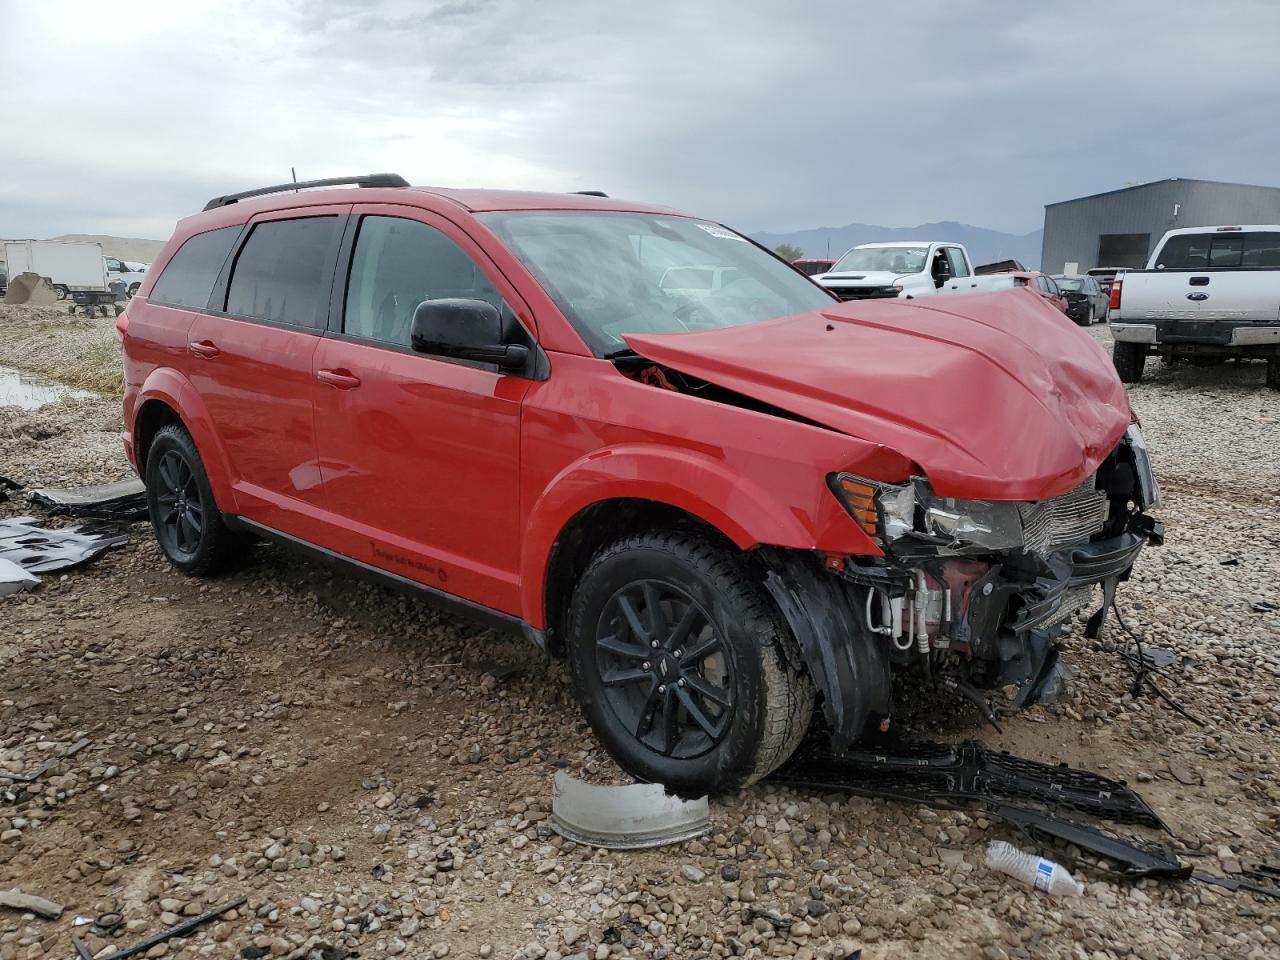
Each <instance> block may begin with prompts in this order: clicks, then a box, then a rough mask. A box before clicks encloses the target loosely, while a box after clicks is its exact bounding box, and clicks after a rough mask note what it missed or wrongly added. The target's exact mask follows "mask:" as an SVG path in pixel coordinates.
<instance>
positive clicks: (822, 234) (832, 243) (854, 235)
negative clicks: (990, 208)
mask: <svg viewBox="0 0 1280 960" xmlns="http://www.w3.org/2000/svg"><path fill="white" fill-rule="evenodd" d="M751 237H752V239H754V240H756V241H757V242H759V243H762V244H764V245H765V246H766V247H768V248H769V249H773V248H774V247H776V246H778V244H780V243H790V244H792V245H794V246H797V247H799V248H800V249H801V250H803V251H804V255H805V256H806V257H818V258H821V257H826V258H830V259H832V260H834V259H836V258H837V257H839V256H840V255H841V254H842V253H844V252H845V251H846V250H848V249H849V248H850V247H856V246H857V245H858V244H860V243H875V242H878V241H889V240H908V241H916V240H948V241H950V242H952V243H963V244H964V245H965V248H966V249H968V251H969V256H971V257H972V258H973V262H974V264H979V263H990V262H991V261H993V260H1008V259H1013V260H1021V261H1022V263H1023V264H1024V265H1026V266H1027V267H1029V268H1031V269H1033V270H1034V269H1038V268H1039V264H1040V243H1041V240H1042V239H1043V237H1044V231H1043V230H1034V231H1032V232H1031V233H1026V234H1017V233H1001V232H1000V231H999V230H988V229H987V228H986V227H975V226H972V225H970V224H967V223H956V222H955V221H953V220H944V221H942V222H941V223H922V224H920V226H918V227H877V226H875V225H873V224H869V223H849V224H846V225H845V226H843V227H815V228H813V229H811V230H796V231H794V232H792V233H769V232H766V231H761V232H759V233H753V234H751Z"/></svg>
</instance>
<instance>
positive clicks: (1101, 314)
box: [1053, 273, 1108, 327]
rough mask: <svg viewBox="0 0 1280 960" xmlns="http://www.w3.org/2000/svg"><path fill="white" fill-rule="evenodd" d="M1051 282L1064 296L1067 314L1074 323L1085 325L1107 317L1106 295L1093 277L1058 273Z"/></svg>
mask: <svg viewBox="0 0 1280 960" xmlns="http://www.w3.org/2000/svg"><path fill="white" fill-rule="evenodd" d="M1053 282H1054V283H1055V284H1056V285H1057V287H1058V290H1059V291H1060V292H1061V293H1062V296H1063V297H1065V298H1066V306H1067V316H1068V317H1070V318H1071V319H1072V320H1074V321H1075V322H1076V323H1079V324H1082V325H1084V326H1086V327H1087V326H1088V325H1089V324H1091V323H1093V321H1094V320H1106V319H1107V303H1108V296H1107V294H1106V293H1104V292H1103V290H1102V287H1100V286H1099V285H1098V281H1097V280H1095V279H1093V277H1089V276H1084V277H1080V276H1068V275H1066V274H1061V273H1059V274H1055V275H1054V277H1053Z"/></svg>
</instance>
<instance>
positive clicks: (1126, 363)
mask: <svg viewBox="0 0 1280 960" xmlns="http://www.w3.org/2000/svg"><path fill="white" fill-rule="evenodd" d="M1111 362H1112V363H1114V364H1115V366H1116V373H1117V374H1119V375H1120V382H1121V383H1137V382H1138V381H1139V380H1141V379H1142V368H1143V367H1145V366H1146V365H1147V345H1146V344H1145V343H1130V342H1129V341H1128V340H1117V341H1116V342H1115V346H1113V347H1112V348H1111Z"/></svg>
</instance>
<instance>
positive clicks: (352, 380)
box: [316, 367, 360, 390]
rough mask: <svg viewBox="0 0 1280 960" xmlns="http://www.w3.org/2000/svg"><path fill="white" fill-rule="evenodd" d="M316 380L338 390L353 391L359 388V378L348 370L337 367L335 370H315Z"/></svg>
mask: <svg viewBox="0 0 1280 960" xmlns="http://www.w3.org/2000/svg"><path fill="white" fill-rule="evenodd" d="M316 379H317V380H319V381H321V382H322V383H327V384H329V385H330V386H334V387H337V388H338V389H339V390H354V389H355V388H356V387H358V386H360V378H359V377H357V376H356V375H355V374H354V373H352V372H351V371H350V370H346V369H344V368H342V367H338V368H337V369H336V370H317V371H316Z"/></svg>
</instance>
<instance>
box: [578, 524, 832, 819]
mask: <svg viewBox="0 0 1280 960" xmlns="http://www.w3.org/2000/svg"><path fill="white" fill-rule="evenodd" d="M762 580H763V577H762V575H761V574H760V572H759V571H758V570H757V569H756V568H754V567H753V566H752V565H751V563H750V562H749V560H748V558H747V556H746V555H744V554H742V553H740V552H737V551H735V550H734V549H733V548H732V546H731V545H729V544H726V543H722V542H719V541H717V540H713V539H710V538H708V537H705V536H701V535H699V533H697V532H694V531H689V530H681V529H676V530H660V529H659V530H649V531H643V532H637V533H633V534H630V535H628V536H626V537H623V538H622V539H620V540H617V541H615V542H614V543H611V544H609V545H607V546H605V547H603V548H601V550H600V551H599V552H598V553H597V554H596V555H595V557H594V558H592V560H591V562H590V563H589V564H588V565H587V568H586V570H584V571H583V572H582V574H581V576H580V578H579V579H578V582H577V584H576V585H575V587H574V591H573V596H572V601H571V604H570V611H569V623H568V629H567V631H566V636H565V648H566V649H565V653H566V655H567V657H568V660H569V668H570V672H571V674H572V676H573V686H574V694H575V696H576V697H577V700H578V703H579V705H580V706H581V707H582V712H583V715H584V716H585V717H586V719H587V721H588V722H589V723H590V724H591V728H592V730H593V731H595V734H596V736H597V737H598V738H599V740H600V743H601V744H602V745H603V746H604V748H605V749H606V750H608V751H609V753H610V755H611V756H612V757H613V758H614V759H615V760H616V761H617V762H618V764H619V766H621V767H622V768H623V769H624V770H626V771H627V772H628V773H630V774H631V775H632V776H634V777H635V778H636V779H638V780H643V781H647V782H650V783H662V784H664V785H665V786H666V787H667V788H668V789H670V790H672V791H673V792H675V793H677V794H679V795H681V796H686V797H697V796H702V795H703V794H707V793H725V792H729V791H733V790H737V789H739V788H741V787H743V786H746V785H747V784H750V783H754V782H755V781H757V780H759V779H760V778H761V777H764V776H767V775H768V774H769V773H770V772H771V771H773V770H775V769H777V768H778V767H779V766H780V765H781V764H782V763H783V762H785V761H786V760H787V758H788V757H790V756H791V754H792V753H793V752H794V751H795V748H796V745H797V744H798V743H799V742H800V738H801V737H803V736H804V732H805V730H806V729H807V728H808V726H809V720H810V718H811V717H812V715H813V705H814V696H815V694H814V686H813V683H812V682H811V680H810V679H809V676H808V674H807V673H806V672H805V670H804V667H803V665H801V664H799V663H796V662H792V661H790V660H789V659H788V657H787V655H786V653H785V651H786V650H787V649H788V647H790V648H791V649H794V643H795V640H794V638H793V637H791V636H790V633H789V628H788V627H787V625H786V623H785V621H784V620H783V618H782V617H781V614H780V613H779V611H778V609H777V607H776V606H775V605H774V603H773V601H772V599H771V598H770V597H769V595H768V594H767V592H766V591H765V589H764V587H763V584H762Z"/></svg>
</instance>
